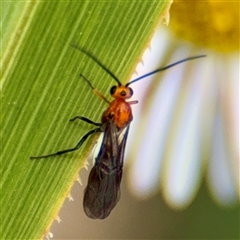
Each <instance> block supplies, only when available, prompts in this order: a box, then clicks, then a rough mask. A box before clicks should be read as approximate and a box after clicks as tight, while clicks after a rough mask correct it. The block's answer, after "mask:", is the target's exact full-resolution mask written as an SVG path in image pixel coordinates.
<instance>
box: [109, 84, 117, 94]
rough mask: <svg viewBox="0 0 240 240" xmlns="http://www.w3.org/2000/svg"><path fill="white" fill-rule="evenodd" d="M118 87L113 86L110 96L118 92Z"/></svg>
mask: <svg viewBox="0 0 240 240" xmlns="http://www.w3.org/2000/svg"><path fill="white" fill-rule="evenodd" d="M116 89H117V86H112V87H111V89H110V94H111V95H113V94H114V93H115V92H116Z"/></svg>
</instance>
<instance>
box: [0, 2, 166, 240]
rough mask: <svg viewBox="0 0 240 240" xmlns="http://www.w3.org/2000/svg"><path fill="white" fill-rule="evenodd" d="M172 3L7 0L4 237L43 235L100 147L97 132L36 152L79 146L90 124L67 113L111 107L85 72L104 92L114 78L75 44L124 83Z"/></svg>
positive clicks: (95, 116) (94, 113) (97, 112)
mask: <svg viewBox="0 0 240 240" xmlns="http://www.w3.org/2000/svg"><path fill="white" fill-rule="evenodd" d="M167 5H168V3H167V2H165V1H141V2H136V1H68V2H65V1H64V2H61V1H47V2H44V1H41V2H40V1H39V2H38V1H37V2H36V1H32V2H31V1H26V2H17V1H8V2H2V3H1V8H2V9H1V21H2V24H1V45H2V60H1V62H2V64H1V67H2V71H1V89H2V93H1V97H2V101H1V146H2V148H1V211H2V214H1V216H2V219H1V239H23V238H24V239H40V238H41V237H42V236H43V235H44V234H45V233H46V232H47V231H48V229H49V227H50V224H51V223H52V221H53V220H54V218H55V217H56V215H57V213H58V211H59V209H60V207H61V204H62V203H63V201H64V199H65V197H66V196H67V194H68V192H69V191H70V189H71V186H72V184H73V182H74V181H75V180H76V179H77V177H78V173H79V171H80V169H81V168H82V167H83V166H85V165H86V159H87V155H88V154H89V152H90V150H91V148H92V146H93V145H94V144H95V140H94V137H90V139H89V140H88V141H86V143H84V146H83V147H82V148H81V149H79V150H78V151H76V152H73V153H69V154H66V155H62V156H57V157H52V158H48V159H43V160H30V159H29V157H30V156H39V155H43V154H48V153H54V152H56V151H58V150H63V149H66V148H71V147H74V146H75V145H76V143H77V142H78V141H79V139H80V137H81V136H82V135H83V134H84V133H86V132H87V131H89V130H91V129H92V127H91V126H89V125H88V124H87V123H84V122H81V121H75V122H69V119H71V118H73V117H75V116H77V115H84V116H86V117H88V118H90V119H92V120H93V121H97V122H99V121H100V120H101V114H102V112H103V110H104V109H105V108H106V107H107V105H106V103H105V102H104V101H102V100H101V99H99V98H98V97H97V96H96V95H95V94H93V92H92V90H91V88H89V86H88V84H87V83H86V82H85V81H83V79H81V78H80V77H79V74H80V73H82V74H83V75H84V76H85V77H87V78H88V79H89V80H90V81H91V83H92V84H93V86H94V87H96V88H97V89H98V90H99V91H101V92H102V93H103V94H104V95H105V96H106V97H107V98H108V96H109V93H108V91H109V88H110V87H111V86H112V85H114V84H116V82H114V80H113V79H112V78H111V77H110V76H109V75H108V74H107V73H106V72H104V71H103V69H101V68H100V67H99V66H98V65H97V64H96V63H94V62H93V61H92V60H91V59H90V58H89V57H87V56H86V55H84V54H83V53H82V52H80V51H78V50H76V49H74V48H72V47H71V46H70V44H71V43H72V44H75V45H77V46H80V47H84V48H85V49H87V50H88V51H91V52H92V53H93V54H94V55H95V56H97V58H98V59H99V60H100V61H101V62H102V63H103V64H105V65H106V66H107V67H108V68H109V69H110V70H111V71H112V72H113V73H114V74H115V75H116V76H117V77H118V78H119V79H120V80H121V81H122V82H126V81H127V79H129V77H130V76H131V74H132V73H133V71H134V67H135V66H136V64H137V61H138V60H139V59H140V57H141V54H142V53H143V51H144V49H145V48H146V47H147V44H148V42H149V41H150V38H151V35H152V34H153V32H154V29H155V28H156V27H157V25H158V23H159V22H160V19H161V15H162V13H163V12H164V10H165V8H166V6H167ZM109 100H110V98H109ZM95 139H96V136H95ZM80 226H81V224H80Z"/></svg>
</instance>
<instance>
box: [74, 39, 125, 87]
mask: <svg viewBox="0 0 240 240" xmlns="http://www.w3.org/2000/svg"><path fill="white" fill-rule="evenodd" d="M70 46H71V47H73V48H75V49H77V50H79V51H80V52H82V53H84V54H86V55H87V56H88V57H90V58H91V59H92V60H93V61H94V62H95V63H97V64H98V65H99V66H100V67H101V68H102V69H103V70H104V71H105V72H106V73H108V74H109V75H110V76H111V77H112V78H113V79H114V80H115V81H116V82H117V83H118V85H119V86H121V85H122V83H121V82H120V81H119V79H118V78H117V77H116V76H115V75H114V74H113V73H112V72H111V71H110V70H109V69H108V68H107V67H106V66H104V65H103V64H102V63H101V62H100V61H99V60H98V59H97V58H96V57H95V56H94V55H92V53H90V52H88V51H87V50H86V49H84V48H82V47H79V46H77V45H75V44H72V43H70Z"/></svg>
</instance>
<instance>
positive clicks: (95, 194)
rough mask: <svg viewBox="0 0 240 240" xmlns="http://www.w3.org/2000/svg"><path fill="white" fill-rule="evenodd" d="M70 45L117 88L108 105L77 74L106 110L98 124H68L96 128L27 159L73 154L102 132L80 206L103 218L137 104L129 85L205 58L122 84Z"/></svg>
mask: <svg viewBox="0 0 240 240" xmlns="http://www.w3.org/2000/svg"><path fill="white" fill-rule="evenodd" d="M71 46H72V47H74V48H76V49H78V50H80V51H81V52H82V53H84V54H86V55H87V56H88V57H89V58H91V59H92V60H93V61H94V62H95V63H96V64H98V65H99V66H100V67H101V68H102V69H103V70H104V71H105V72H107V73H108V74H109V75H110V76H111V77H112V78H113V79H114V80H115V81H116V83H117V85H116V86H113V87H111V89H110V94H111V96H112V97H113V98H114V100H113V101H111V102H110V101H108V100H107V98H106V97H105V96H104V95H103V94H102V93H100V92H99V91H98V90H97V89H95V88H94V87H93V86H92V84H91V83H90V81H89V80H88V79H87V78H86V77H85V76H83V75H82V74H80V76H81V77H82V78H83V79H84V80H85V81H86V82H87V83H88V85H89V86H90V87H91V88H92V90H93V91H94V93H95V94H97V95H98V96H99V97H100V98H102V99H103V100H104V101H105V102H107V104H108V107H107V109H106V110H105V111H104V112H103V114H102V119H101V122H100V123H97V122H94V121H92V120H90V119H88V118H86V117H83V116H76V117H74V118H72V119H70V121H75V120H76V119H78V120H82V121H85V122H87V123H89V124H91V125H94V126H96V128H94V129H92V130H91V131H89V132H87V133H86V134H85V135H84V136H83V137H82V138H81V139H80V141H79V142H78V143H77V145H76V146H75V147H74V148H70V149H66V150H62V151H58V152H56V153H52V154H48V155H43V156H32V157H30V159H40V158H48V157H53V156H57V155H62V154H65V153H68V152H72V151H75V150H77V149H79V148H80V147H81V146H82V144H83V143H84V142H85V141H86V139H87V138H88V137H89V136H90V135H92V134H93V133H97V132H102V133H103V140H102V143H101V147H100V150H99V153H98V155H97V157H96V159H95V164H94V166H93V168H92V169H91V171H90V174H89V177H88V184H87V187H86V189H85V192H84V198H83V207H84V211H85V213H86V215H87V216H88V217H90V218H92V219H104V218H106V217H108V216H109V214H110V213H111V211H112V210H113V208H114V207H115V206H116V204H117V203H118V201H119V199H120V184H121V179H122V173H123V162H124V151H125V146H126V142H127V137H128V132H129V127H130V123H131V121H132V120H133V115H132V109H131V105H133V104H137V103H138V101H128V99H130V98H131V97H132V96H133V90H132V89H131V88H130V87H129V86H130V85H131V84H133V83H135V82H137V81H140V80H142V79H144V78H146V77H148V76H150V75H153V74H155V73H158V72H160V71H164V70H166V69H168V68H171V67H173V66H175V65H177V64H180V63H183V62H186V61H190V60H193V59H197V58H202V57H205V56H206V55H198V56H193V57H188V58H185V59H182V60H180V61H177V62H175V63H172V64H170V65H168V66H165V67H162V68H158V69H156V70H154V71H152V72H149V73H147V74H145V75H143V76H141V77H138V78H136V79H134V80H132V81H131V82H128V83H127V84H125V85H123V84H122V83H121V82H120V80H119V79H118V78H117V77H116V76H115V75H114V74H113V73H112V72H111V71H110V70H109V69H108V68H106V67H105V66H104V65H103V64H102V63H101V62H100V61H99V60H98V59H97V58H96V57H95V56H94V55H92V54H91V53H90V52H88V51H86V50H85V49H84V48H81V47H78V46H75V45H72V44H71Z"/></svg>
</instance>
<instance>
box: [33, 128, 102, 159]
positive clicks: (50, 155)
mask: <svg viewBox="0 0 240 240" xmlns="http://www.w3.org/2000/svg"><path fill="white" fill-rule="evenodd" d="M95 132H102V130H101V129H100V128H95V129H93V130H91V131H89V132H88V133H86V134H85V135H84V136H83V137H82V138H81V139H80V141H79V142H78V144H77V145H76V146H75V147H74V148H70V149H66V150H62V151H58V152H56V153H52V154H48V155H44V156H37V157H30V159H38V158H48V157H52V156H57V155H61V154H65V153H68V152H72V151H76V150H77V149H79V148H80V147H81V146H82V144H83V143H84V142H85V141H86V139H87V138H88V137H89V136H90V135H91V134H93V133H95Z"/></svg>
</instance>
